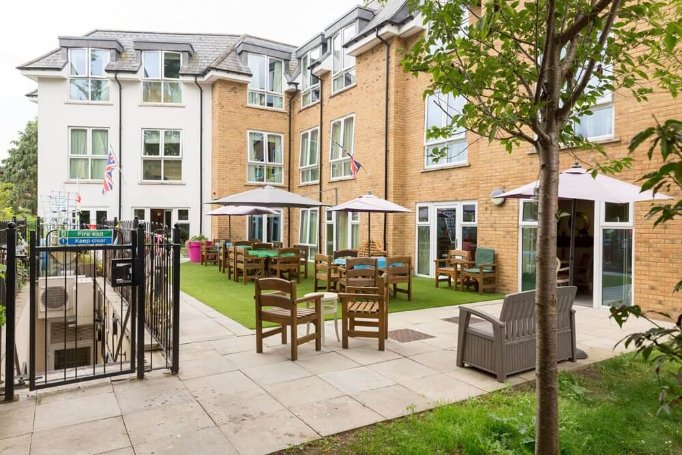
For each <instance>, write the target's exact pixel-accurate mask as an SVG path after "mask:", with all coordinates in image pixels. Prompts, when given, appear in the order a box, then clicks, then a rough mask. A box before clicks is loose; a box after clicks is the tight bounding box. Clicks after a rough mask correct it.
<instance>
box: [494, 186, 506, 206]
mask: <svg viewBox="0 0 682 455" xmlns="http://www.w3.org/2000/svg"><path fill="white" fill-rule="evenodd" d="M502 193H504V190H503V189H502V188H495V189H494V190H492V191H491V192H490V202H492V203H493V205H496V206H498V207H499V206H500V205H502V204H504V201H506V198H503V197H497V196H499V195H500V194H502Z"/></svg>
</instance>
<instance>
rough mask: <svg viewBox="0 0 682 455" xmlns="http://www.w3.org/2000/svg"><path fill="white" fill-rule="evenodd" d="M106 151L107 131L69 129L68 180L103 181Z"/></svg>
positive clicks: (107, 144) (107, 143)
mask: <svg viewBox="0 0 682 455" xmlns="http://www.w3.org/2000/svg"><path fill="white" fill-rule="evenodd" d="M108 149H109V130H106V129H100V128H70V129H69V178H70V179H72V180H100V179H103V178H104V168H105V166H106V164H107V152H108Z"/></svg>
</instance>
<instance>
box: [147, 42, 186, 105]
mask: <svg viewBox="0 0 682 455" xmlns="http://www.w3.org/2000/svg"><path fill="white" fill-rule="evenodd" d="M152 53H155V54H159V76H160V77H158V78H152V77H145V75H144V67H145V63H144V60H145V58H146V56H147V55H149V54H152ZM166 54H177V55H179V56H180V68H182V61H183V55H182V52H178V51H142V68H141V71H142V103H143V104H174V105H179V104H182V99H183V90H182V82H181V77H180V74H179V72H178V77H177V78H168V77H166V75H165V73H164V66H165V65H164V62H165V61H166ZM146 83H160V84H161V101H145V100H144V85H145V84H146ZM171 83H177V84H178V87H179V89H180V100H179V101H178V102H173V101H166V100H165V93H166V91H165V90H164V86H165V84H171Z"/></svg>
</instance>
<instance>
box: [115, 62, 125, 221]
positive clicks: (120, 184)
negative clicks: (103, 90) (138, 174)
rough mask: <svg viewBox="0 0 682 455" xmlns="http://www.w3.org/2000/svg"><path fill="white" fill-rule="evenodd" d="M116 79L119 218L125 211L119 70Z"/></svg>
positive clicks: (121, 99) (121, 95) (121, 92)
mask: <svg viewBox="0 0 682 455" xmlns="http://www.w3.org/2000/svg"><path fill="white" fill-rule="evenodd" d="M114 80H115V81H116V84H118V219H119V220H120V219H122V218H121V212H122V211H123V177H122V175H121V174H123V86H122V85H121V81H119V80H118V71H117V72H115V73H114Z"/></svg>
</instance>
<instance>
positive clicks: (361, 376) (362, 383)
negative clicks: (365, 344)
mask: <svg viewBox="0 0 682 455" xmlns="http://www.w3.org/2000/svg"><path fill="white" fill-rule="evenodd" d="M320 377H321V378H322V379H324V380H325V381H327V382H328V383H330V384H331V385H333V386H334V387H336V388H337V389H339V390H341V391H342V392H344V393H346V394H348V395H351V394H353V393H358V392H363V391H365V390H372V389H378V388H380V387H386V386H389V385H392V384H394V383H395V382H394V381H392V380H390V379H388V378H387V377H384V376H382V375H380V374H378V373H375V372H374V371H372V370H370V369H369V368H367V367H358V368H351V369H349V370H341V371H332V372H329V373H324V374H321V375H320Z"/></svg>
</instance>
